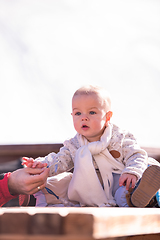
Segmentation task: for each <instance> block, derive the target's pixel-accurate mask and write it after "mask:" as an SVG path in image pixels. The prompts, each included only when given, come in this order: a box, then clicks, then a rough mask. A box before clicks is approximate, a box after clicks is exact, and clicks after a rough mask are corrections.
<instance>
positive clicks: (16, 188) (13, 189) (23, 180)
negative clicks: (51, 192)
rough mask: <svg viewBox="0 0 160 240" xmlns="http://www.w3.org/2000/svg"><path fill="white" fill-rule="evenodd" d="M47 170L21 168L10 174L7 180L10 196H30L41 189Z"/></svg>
mask: <svg viewBox="0 0 160 240" xmlns="http://www.w3.org/2000/svg"><path fill="white" fill-rule="evenodd" d="M48 175H49V168H21V169H18V170H16V171H14V172H12V173H11V175H10V176H9V178H8V188H9V191H10V193H11V194H12V195H14V194H28V195H32V194H34V193H36V192H38V191H39V189H38V187H40V189H43V188H44V187H45V183H46V180H47V177H48Z"/></svg>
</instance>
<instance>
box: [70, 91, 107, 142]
mask: <svg viewBox="0 0 160 240" xmlns="http://www.w3.org/2000/svg"><path fill="white" fill-rule="evenodd" d="M72 117H73V123H74V128H75V130H76V131H77V132H78V133H79V134H81V135H83V136H84V137H86V138H87V140H88V141H89V142H93V141H98V140H100V137H101V136H102V134H103V132H104V129H105V127H106V111H105V109H104V106H103V104H102V101H101V99H100V98H99V97H98V96H97V95H96V94H89V95H76V96H74V97H73V99H72Z"/></svg>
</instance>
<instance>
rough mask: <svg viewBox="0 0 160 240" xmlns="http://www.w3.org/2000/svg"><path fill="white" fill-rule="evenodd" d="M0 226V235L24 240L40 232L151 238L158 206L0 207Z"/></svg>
mask: <svg viewBox="0 0 160 240" xmlns="http://www.w3.org/2000/svg"><path fill="white" fill-rule="evenodd" d="M15 217H16V221H14V222H13V219H15ZM50 220H52V221H50ZM6 224H7V226H6ZM22 226H23V227H22ZM0 229H1V231H0V236H2V235H3V236H5V235H6V236H9V235H10V236H15V235H17V236H20V235H21V236H28V237H29V236H30V238H26V239H34V238H31V236H32V237H33V236H35V239H37V238H36V236H40V235H41V236H43V237H45V236H48V239H49V237H50V236H52V237H53V239H57V240H58V239H59V240H63V239H64V240H68V239H70V240H72V239H77V240H78V239H82V240H91V239H97V240H100V239H110V238H116V237H125V236H126V237H127V236H138V235H139V236H140V235H148V234H152V235H153V234H157V235H153V237H154V236H160V234H159V233H160V209H159V208H143V209H141V208H109V207H106V208H54V207H52V208H34V207H23V208H1V209H0ZM0 239H1V238H0ZM17 239H18V237H17ZM22 239H23V238H22ZM24 239H25V238H24ZM44 239H47V237H46V238H44ZM129 239H130V238H129ZM131 239H132V238H131ZM135 239H136V238H135ZM137 239H140V238H137ZM143 239H145V238H143ZM151 239H152V238H150V240H151ZM153 239H154V238H153Z"/></svg>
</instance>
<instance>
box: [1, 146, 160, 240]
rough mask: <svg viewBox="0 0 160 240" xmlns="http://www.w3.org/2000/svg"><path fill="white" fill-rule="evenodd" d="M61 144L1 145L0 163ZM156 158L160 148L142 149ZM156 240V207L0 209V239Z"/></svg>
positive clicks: (159, 226)
mask: <svg viewBox="0 0 160 240" xmlns="http://www.w3.org/2000/svg"><path fill="white" fill-rule="evenodd" d="M61 146H62V144H36V145H1V146H0V163H2V164H6V163H7V164H8V165H10V163H11V162H14V161H16V160H17V159H21V157H23V156H31V157H34V158H35V157H38V156H45V155H47V154H48V153H50V152H52V151H54V152H57V151H58V150H59V148H60V147H61ZM145 150H146V151H147V152H148V154H149V156H151V157H154V158H155V159H157V160H158V161H160V149H156V148H145ZM2 239H3V240H20V239H21V240H41V239H44V240H51V239H52V240H96V239H97V240H102V239H103V240H105V239H110V240H111V239H112V240H113V239H126V240H159V239H160V208H144V209H141V208H54V207H53V208H35V207H23V208H21V207H14V208H12V207H7V208H5V207H3V208H1V209H0V240H2Z"/></svg>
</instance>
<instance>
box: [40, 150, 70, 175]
mask: <svg viewBox="0 0 160 240" xmlns="http://www.w3.org/2000/svg"><path fill="white" fill-rule="evenodd" d="M36 160H40V161H41V162H43V163H47V165H48V167H49V168H50V172H49V176H50V177H51V176H54V175H57V174H59V173H62V172H66V171H70V170H71V169H72V168H73V166H74V164H73V160H72V157H71V154H70V151H69V149H68V148H67V147H65V146H64V147H62V148H60V151H59V152H58V153H57V154H56V153H54V152H52V153H50V154H48V155H47V156H46V157H44V158H37V159H36Z"/></svg>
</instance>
